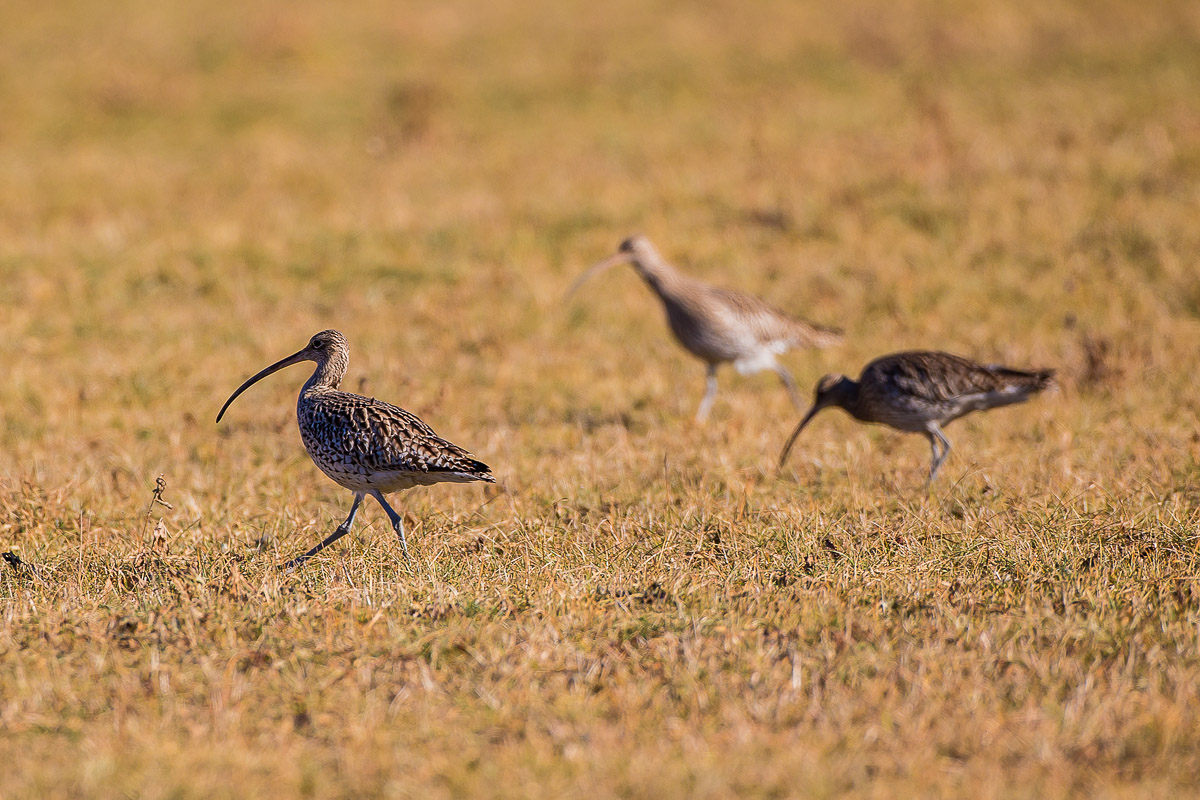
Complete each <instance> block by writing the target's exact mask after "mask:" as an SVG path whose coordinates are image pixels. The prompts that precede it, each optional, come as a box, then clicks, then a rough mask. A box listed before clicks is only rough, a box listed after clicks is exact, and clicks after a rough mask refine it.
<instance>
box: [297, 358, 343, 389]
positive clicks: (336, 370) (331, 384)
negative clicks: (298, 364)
mask: <svg viewBox="0 0 1200 800" xmlns="http://www.w3.org/2000/svg"><path fill="white" fill-rule="evenodd" d="M349 365H350V356H349V354H348V353H346V352H344V351H342V350H333V351H330V352H328V353H325V354H324V358H322V359H321V360H320V361H318V362H317V368H316V369H315V370H314V371H313V374H312V377H311V378H309V379H308V381H306V382H305V384H304V389H303V390H302V392H301V393H302V394H305V393H308V392H324V391H336V390H337V388H338V387H339V386H341V385H342V377H343V376H344V375H345V374H346V367H348V366H349Z"/></svg>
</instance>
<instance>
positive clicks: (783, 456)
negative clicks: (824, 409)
mask: <svg viewBox="0 0 1200 800" xmlns="http://www.w3.org/2000/svg"><path fill="white" fill-rule="evenodd" d="M820 410H821V407H820V406H813V407H812V408H810V409H809V410H808V413H807V414H805V415H804V419H802V420H800V424H799V425H797V426H796V429H795V430H793V431H792V435H791V436H789V437H788V440H787V444H785V445H784V446H783V452H782V453H780V454H779V467H778V469H783V465H784V463H785V462H787V457H788V454H789V453H791V452H792V445H794V444H795V443H796V437H798V436H799V435H800V431H802V430H804V426H805V425H807V424H808V423H810V422H812V418H813V417H815V416H816V415H817V412H818V411H820Z"/></svg>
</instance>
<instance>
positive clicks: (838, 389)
mask: <svg viewBox="0 0 1200 800" xmlns="http://www.w3.org/2000/svg"><path fill="white" fill-rule="evenodd" d="M861 388H862V385H861V384H860V383H859V382H858V381H856V380H852V379H850V378H843V379H842V380H841V381H839V382H838V384H837V385H836V386H835V387H834V388H833V390H832V391H831V392H830V398H829V405H831V406H837V407H838V408H840V409H842V410H843V411H845V412H846V413H847V414H849V415H850V416H852V417H854V418H855V419H858V420H862V421H864V422H870V419H869V418H868V417H869V416H870V415H869V414H867V408H866V407H865V406H864V405H863V402H862V394H861V392H860V389H861Z"/></svg>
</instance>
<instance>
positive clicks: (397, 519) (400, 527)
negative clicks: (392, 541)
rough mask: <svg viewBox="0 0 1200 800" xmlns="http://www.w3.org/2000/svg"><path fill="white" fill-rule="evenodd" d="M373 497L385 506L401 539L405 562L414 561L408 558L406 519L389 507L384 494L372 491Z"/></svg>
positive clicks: (384, 508) (393, 528)
mask: <svg viewBox="0 0 1200 800" xmlns="http://www.w3.org/2000/svg"><path fill="white" fill-rule="evenodd" d="M371 497H374V498H375V499H376V500H378V501H379V505H381V506H383V510H384V511H386V512H387V515H388V519H390V520H391V521H392V530H394V531H395V532H396V535H397V536H399V537H400V549H401V550H403V551H404V560H405V561H412V559H411V558H409V556H408V542H407V541H406V540H405V538H404V518H403V517H401V516H400V515H399V514H397V513H396V511H395V509H393V508H392V507H391V506H389V505H388V502H387V500H384V499H383V494H382V493H381V492H380V491H379V490H378V489H373V490H372V491H371Z"/></svg>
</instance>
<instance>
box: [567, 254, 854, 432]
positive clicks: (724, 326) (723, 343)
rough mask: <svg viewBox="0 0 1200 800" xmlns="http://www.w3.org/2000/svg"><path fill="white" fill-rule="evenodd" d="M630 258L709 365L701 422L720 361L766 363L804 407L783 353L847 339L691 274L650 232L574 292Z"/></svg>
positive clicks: (760, 366) (747, 369) (680, 333)
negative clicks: (670, 260) (659, 247)
mask: <svg viewBox="0 0 1200 800" xmlns="http://www.w3.org/2000/svg"><path fill="white" fill-rule="evenodd" d="M626 263H628V264H632V265H633V268H634V269H635V270H637V273H638V274H639V275H641V276H642V280H644V281H645V282H646V285H647V286H649V287H650V289H651V290H652V291H653V292H654V293H655V294H656V295H658V299H659V300H661V301H662V304H663V308H664V309H665V310H666V312H667V323H668V324H669V325H670V326H671V332H672V333H674V334H675V338H676V339H677V340H679V343H680V344H681V345H683V347H684V349H686V350H687V351H688V352H689V353H691V354H692V355H694V356H696V358H699V359H700V360H701V361H703V362H704V363H705V364H706V365H707V381H706V386H705V391H704V398H703V399H702V400H701V401H700V408H698V409H697V410H696V421H697V422H704V420H706V419H707V418H708V413H709V411H711V410H712V404H713V400H714V399H715V398H716V396H717V367H718V366H720V365H721V364H725V363H732V364H733V366H734V369H736V370H737V371H738V372H739V373H740V374H742V375H751V374H753V373H755V372H761V371H762V370H764V369H769V370H771V371H773V372H774V373H775V374H776V375H778V376H779V379H780V380H781V381H783V385H784V386H785V387H786V388H787V390H788V394H789V395H790V396H791V398H792V402H793V403H794V404H795V405H796V407H797V408H800V407H801V406H802V403H801V400H800V395H799V393H798V392H797V391H796V382H795V381H794V380H792V376H791V374H790V373H789V372H788V371H787V369H785V368H784V366H783V365H782V364H780V363H779V361H778V360H777V356H779V355H781V354H782V353H785V352H787V351H788V350H790V349H792V348H793V347H825V346H826V345H830V344H833V343H835V342H839V341H841V339H842V334H841V332H840V331H837V330H834V329H833V328H821V327H818V326H816V325H810V324H808V323H807V322H803V321H801V320H798V319H795V318H793V317H790V316H788V315H787V314H785V313H783V312H782V311H780V310H779V309H777V308H775V307H774V306H772V305H770V304H768V303H765V302H763V301H762V300H759V299H758V298H757V297H751V296H750V295H747V294H742V293H741V292H735V291H732V290H729V289H718V288H715V287H713V286H708V285H707V284H704V283H701V282H700V281H698V280H695V279H694V278H689V277H688V276H686V275H684V274H682V273H681V272H679V271H678V270H676V269H675V268H674V267H673V266H671V265H670V264H668V263H667V262H666V261H665V260H664V259H663V257H662V256H661V255H659V253H658V250H656V249H655V248H654V245H652V244H651V243H650V240H649V239H647V238H646V237H644V236H634V237H632V238H629V239H626V240H625V241H623V242H621V246H620V248H618V250H617V253H616V255H614V256H612V257H610V258H608V259H605V260H604V261H601V262H600V263H599V264H596V265H595V266H593V267H592V268H591V269H589V270H588V271H587V272H585V273H583V275H581V276H580V277H579V278H578V280H576V281H575V284H574V285H573V286H572V287H571V291H570V292H568V297H569V296H571V295H572V294H574V293H575V291H576V290H577V289H578V288H579V287H580V285H582V284H583V282H584V281H586V280H587V279H588V278H590V277H591V276H593V275H596V274H597V273H600V272H603V271H604V270H606V269H608V268H609V267H612V266H616V265H617V264H626Z"/></svg>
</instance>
